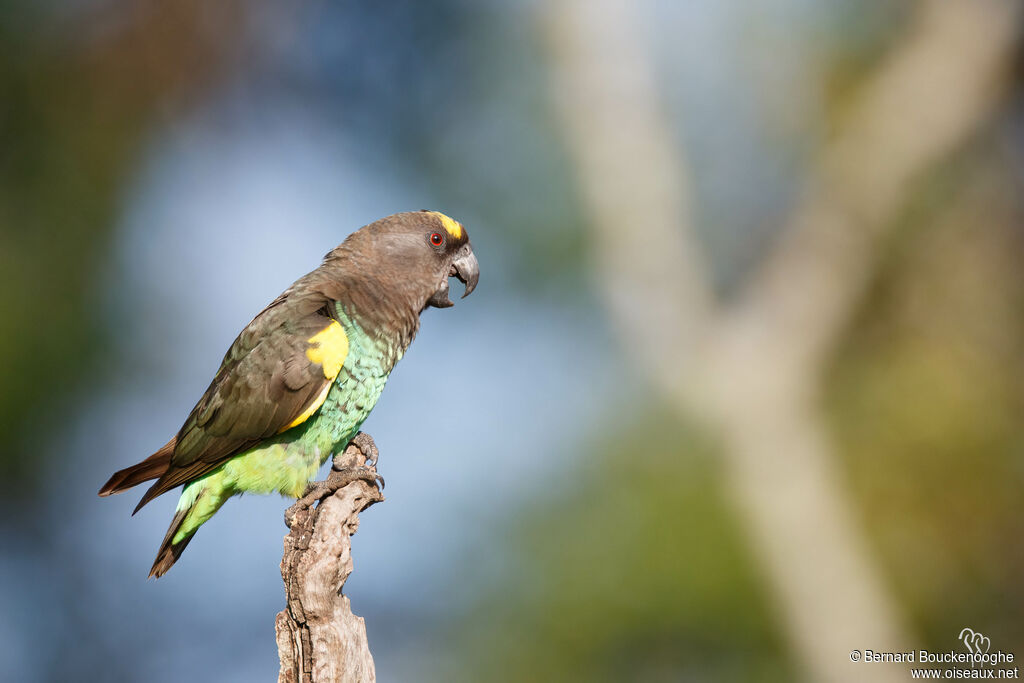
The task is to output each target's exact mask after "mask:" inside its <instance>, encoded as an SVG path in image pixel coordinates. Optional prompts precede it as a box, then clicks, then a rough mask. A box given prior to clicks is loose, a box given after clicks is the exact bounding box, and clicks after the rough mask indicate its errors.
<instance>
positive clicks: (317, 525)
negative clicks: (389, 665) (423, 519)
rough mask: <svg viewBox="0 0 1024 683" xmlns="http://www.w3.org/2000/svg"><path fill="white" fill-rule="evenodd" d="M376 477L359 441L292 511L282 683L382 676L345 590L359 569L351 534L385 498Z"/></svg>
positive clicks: (285, 567)
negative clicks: (361, 515)
mask: <svg viewBox="0 0 1024 683" xmlns="http://www.w3.org/2000/svg"><path fill="white" fill-rule="evenodd" d="M370 443H371V444H372V441H370ZM376 476H377V475H376V469H375V463H374V464H373V465H371V466H367V457H366V455H364V454H363V451H361V450H360V448H359V447H358V446H357V445H355V444H352V445H350V446H349V447H348V448H347V449H346V450H345V452H344V453H343V454H342V455H341V456H338V457H337V458H336V459H335V465H334V469H333V470H332V472H331V475H330V476H329V477H328V479H327V481H325V482H317V483H316V484H314V486H313V489H314V490H313V492H312V493H311V494H310V495H309V496H307V497H306V498H304V499H303V500H301V501H299V502H298V503H296V505H295V506H293V507H292V508H289V510H288V512H287V513H286V514H285V521H286V523H287V524H288V526H289V528H290V529H291V530H290V531H289V533H288V534H287V535H286V536H285V538H284V557H283V558H282V559H281V578H282V579H284V587H285V598H286V604H287V607H286V608H285V609H284V610H282V611H281V612H280V613H278V615H277V621H276V624H275V629H276V632H277V650H278V656H279V658H280V660H281V669H280V673H279V674H278V681H279V683H328V682H330V683H369V682H372V681H376V673H375V669H374V665H373V657H372V655H371V654H370V647H369V644H368V642H367V639H366V625H365V624H364V622H363V619H362V617H358V616H356V615H354V614H353V613H352V608H351V606H350V604H349V599H348V597H347V596H345V595H344V593H342V589H343V588H344V586H345V581H347V580H348V577H349V575H350V574H351V573H352V568H353V563H352V544H351V541H350V537H351V536H352V534H354V533H355V532H356V530H357V529H358V528H359V513H360V512H362V511H363V510H365V509H366V508H368V507H369V506H371V505H373V504H374V503H378V502H381V501H382V500H384V496H383V495H382V494H381V491H380V489H379V488H378V486H377V484H376V482H375V481H374V480H375V478H376ZM371 482H372V483H371ZM317 501H319V504H317Z"/></svg>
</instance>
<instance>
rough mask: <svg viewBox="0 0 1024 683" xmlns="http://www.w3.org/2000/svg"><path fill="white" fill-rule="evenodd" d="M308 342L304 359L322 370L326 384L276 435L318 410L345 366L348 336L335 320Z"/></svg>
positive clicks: (306, 418) (296, 424)
mask: <svg viewBox="0 0 1024 683" xmlns="http://www.w3.org/2000/svg"><path fill="white" fill-rule="evenodd" d="M308 341H309V343H310V344H311V345H312V346H310V347H309V348H308V349H306V358H308V359H309V360H311V361H312V362H314V363H316V364H317V365H319V366H320V367H321V368H323V371H324V377H325V378H326V379H327V380H328V382H327V383H326V384H325V385H324V388H323V389H321V390H320V393H319V394H317V397H316V398H315V399H313V401H312V403H310V404H309V405H308V406H306V409H305V410H303V411H302V414H301V415H299V416H298V417H297V418H295V419H294V420H292V421H291V422H289V423H288V424H286V425H285V426H284V427H282V428H281V429H279V430H278V432H277V433H278V434H280V433H281V432H286V431H288V430H289V429H291V428H292V427H298V426H299V425H300V424H302V423H303V422H305V421H306V420H308V419H309V418H310V417H312V415H313V413H315V412H316V411H317V410H319V409H320V406H322V405H323V404H324V401H326V400H327V394H328V393H330V391H331V387H332V386H334V378H335V377H337V376H338V373H339V372H341V366H342V365H344V364H345V358H346V357H347V356H348V335H346V334H345V330H344V329H343V328H342V327H341V324H340V323H338V321H336V320H335V321H334V322H332V323H331V324H330V325H328V326H327V327H325V328H324V329H322V330H320V331H319V332H317V333H316V334H314V335H313V336H312V337H310V338H309V340H308Z"/></svg>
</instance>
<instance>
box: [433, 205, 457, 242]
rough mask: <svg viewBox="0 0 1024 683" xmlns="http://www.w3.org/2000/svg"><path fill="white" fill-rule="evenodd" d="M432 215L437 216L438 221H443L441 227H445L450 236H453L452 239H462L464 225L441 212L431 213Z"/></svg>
mask: <svg viewBox="0 0 1024 683" xmlns="http://www.w3.org/2000/svg"><path fill="white" fill-rule="evenodd" d="M430 213H432V214H434V215H435V216H437V218H438V220H440V221H441V225H442V226H443V227H444V229H445V231H446V232H447V233H448V234H449V235H451V236H452V239H455V240H460V239H462V224H461V223H459V222H458V221H457V220H455V219H454V218H450V217H448V216H445V215H444V214H443V213H441V212H440V211H431V212H430Z"/></svg>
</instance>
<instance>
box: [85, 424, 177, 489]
mask: <svg viewBox="0 0 1024 683" xmlns="http://www.w3.org/2000/svg"><path fill="white" fill-rule="evenodd" d="M177 441H178V439H177V437H174V438H172V439H171V440H170V441H168V442H167V443H166V444H165V445H164V447H163V448H161V449H160V450H158V451H157V452H156V453H154V454H153V455H151V456H149V457H148V458H146V459H145V460H143V461H142V462H140V463H138V464H137V465H132V466H131V467H126V468H124V469H123V470H120V471H118V472H115V473H114V474H113V476H111V477H110V479H109V480H108V481H107V483H106V484H104V485H103V488H101V489H100V495H101V496H110V495H113V494H115V493H121V492H122V491H127V490H128V489H130V488H132V487H133V486H138V485H139V484H141V483H142V482H144V481H149V480H150V479H157V478H159V477H160V476H161V475H162V474H163V473H164V472H166V471H167V468H168V467H170V465H171V456H172V455H173V454H174V446H175V444H176V443H177Z"/></svg>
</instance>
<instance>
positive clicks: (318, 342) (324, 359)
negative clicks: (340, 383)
mask: <svg viewBox="0 0 1024 683" xmlns="http://www.w3.org/2000/svg"><path fill="white" fill-rule="evenodd" d="M309 343H310V344H312V346H310V347H309V348H308V349H306V358H308V359H309V360H311V361H313V362H314V363H316V364H318V365H320V366H321V367H322V368H323V371H324V377H326V378H327V379H331V380H333V379H334V378H335V377H337V376H338V373H339V372H341V366H342V365H344V364H345V358H346V357H347V356H348V335H346V334H345V330H344V329H343V328H342V327H341V323H339V322H338V321H337V320H335V321H333V322H332V323H331V324H330V325H328V326H327V327H325V328H324V329H322V330H320V331H319V332H317V333H316V334H314V335H313V336H312V337H310V338H309Z"/></svg>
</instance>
